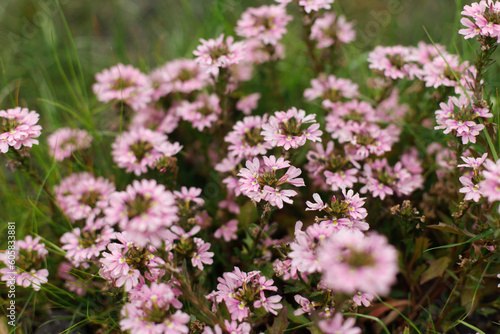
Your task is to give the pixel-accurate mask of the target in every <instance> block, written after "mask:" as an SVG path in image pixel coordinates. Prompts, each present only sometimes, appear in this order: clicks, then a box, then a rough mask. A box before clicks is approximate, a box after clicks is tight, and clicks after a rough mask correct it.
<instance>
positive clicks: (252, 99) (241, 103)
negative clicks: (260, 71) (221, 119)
mask: <svg viewBox="0 0 500 334" xmlns="http://www.w3.org/2000/svg"><path fill="white" fill-rule="evenodd" d="M259 99H260V93H253V94H250V95H247V96H243V97H242V98H240V99H239V100H238V103H236V109H238V110H240V111H242V112H243V114H245V115H250V114H251V113H252V110H254V109H256V108H257V104H258V101H259Z"/></svg>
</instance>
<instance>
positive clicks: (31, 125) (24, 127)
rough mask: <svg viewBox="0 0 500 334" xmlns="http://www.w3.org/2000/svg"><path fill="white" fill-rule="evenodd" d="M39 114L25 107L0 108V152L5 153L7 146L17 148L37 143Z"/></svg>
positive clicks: (40, 128) (39, 132)
mask: <svg viewBox="0 0 500 334" xmlns="http://www.w3.org/2000/svg"><path fill="white" fill-rule="evenodd" d="M39 118H40V115H38V114H37V113H36V112H35V111H29V110H28V109H27V108H21V107H17V108H14V109H7V110H0V152H2V153H6V152H7V151H8V150H9V147H14V149H16V150H19V149H20V148H21V147H23V146H26V147H32V146H33V145H38V140H37V139H34V138H38V137H39V136H40V134H41V130H42V127H41V126H40V125H36V123H38V120H39Z"/></svg>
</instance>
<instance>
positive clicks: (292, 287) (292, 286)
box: [285, 284, 306, 293]
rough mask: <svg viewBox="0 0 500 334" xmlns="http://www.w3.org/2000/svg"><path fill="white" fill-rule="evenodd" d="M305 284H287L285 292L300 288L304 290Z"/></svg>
mask: <svg viewBox="0 0 500 334" xmlns="http://www.w3.org/2000/svg"><path fill="white" fill-rule="evenodd" d="M305 289H306V286H304V285H302V284H300V285H287V286H286V287H285V293H293V292H300V291H302V290H305Z"/></svg>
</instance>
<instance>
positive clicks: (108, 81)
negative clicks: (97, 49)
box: [92, 64, 153, 110]
mask: <svg viewBox="0 0 500 334" xmlns="http://www.w3.org/2000/svg"><path fill="white" fill-rule="evenodd" d="M96 81H97V82H96V83H95V84H94V85H93V86H92V89H93V91H94V94H96V95H97V99H98V100H99V101H101V102H104V103H108V102H117V101H122V102H123V103H126V104H127V105H129V106H130V107H131V108H132V109H134V110H139V109H141V108H145V107H146V105H147V104H148V103H149V102H151V94H152V93H153V89H152V87H151V81H150V80H149V78H148V77H147V76H146V75H145V74H144V73H141V71H139V70H138V69H136V68H134V67H133V66H131V65H123V64H117V65H116V66H113V67H111V68H110V69H105V70H104V71H102V72H101V73H97V74H96Z"/></svg>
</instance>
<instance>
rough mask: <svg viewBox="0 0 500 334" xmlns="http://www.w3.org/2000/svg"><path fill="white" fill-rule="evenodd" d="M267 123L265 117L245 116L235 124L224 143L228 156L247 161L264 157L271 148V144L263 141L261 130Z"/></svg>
mask: <svg viewBox="0 0 500 334" xmlns="http://www.w3.org/2000/svg"><path fill="white" fill-rule="evenodd" d="M266 122H267V115H264V116H262V117H261V116H247V117H245V118H243V120H241V121H238V122H236V124H235V125H234V126H233V130H232V131H231V132H229V133H228V134H227V135H226V137H225V138H224V141H226V142H227V143H229V144H230V145H229V148H228V150H229V154H230V155H232V156H236V157H245V158H247V159H249V158H251V157H255V156H257V155H265V154H266V152H267V151H268V150H269V149H271V148H272V145H271V143H269V142H267V141H265V140H264V136H263V135H261V128H262V126H263V125H264V124H266Z"/></svg>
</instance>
